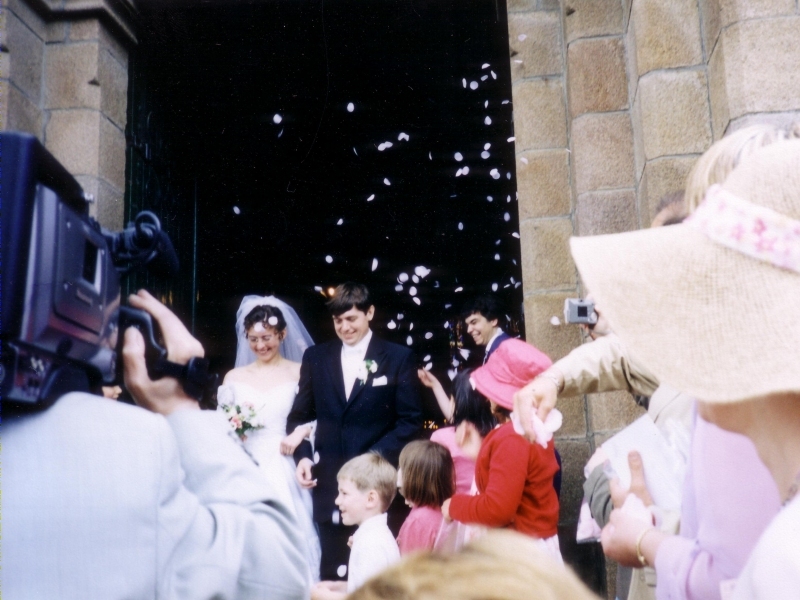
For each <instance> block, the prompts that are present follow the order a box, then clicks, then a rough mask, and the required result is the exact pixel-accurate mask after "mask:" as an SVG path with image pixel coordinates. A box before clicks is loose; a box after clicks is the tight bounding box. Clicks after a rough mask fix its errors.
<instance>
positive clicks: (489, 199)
mask: <svg viewBox="0 0 800 600" xmlns="http://www.w3.org/2000/svg"><path fill="white" fill-rule="evenodd" d="M486 199H487V200H488V201H489V202H491V201H492V200H494V198H492V197H491V196H486Z"/></svg>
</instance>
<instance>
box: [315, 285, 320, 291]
mask: <svg viewBox="0 0 800 600" xmlns="http://www.w3.org/2000/svg"><path fill="white" fill-rule="evenodd" d="M314 291H315V292H321V291H322V286H319V285H315V286H314Z"/></svg>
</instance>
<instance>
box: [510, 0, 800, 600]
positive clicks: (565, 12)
mask: <svg viewBox="0 0 800 600" xmlns="http://www.w3.org/2000/svg"><path fill="white" fill-rule="evenodd" d="M508 11H509V44H510V47H511V61H512V77H513V91H514V96H513V99H514V126H515V135H516V153H517V179H518V187H519V211H520V215H519V216H520V224H521V225H520V227H521V231H520V234H521V244H522V252H523V257H522V258H523V284H524V288H523V289H524V297H525V321H526V329H527V337H528V340H529V341H530V342H532V343H533V344H535V345H537V346H538V347H540V348H542V349H543V350H544V351H545V352H547V353H548V354H549V355H550V356H551V357H552V358H553V359H554V360H555V359H558V358H561V357H562V356H564V355H565V354H567V353H568V352H569V350H570V349H571V348H573V347H575V346H576V345H577V344H579V343H580V342H581V339H580V335H579V332H578V329H577V327H574V326H565V325H553V324H551V319H552V317H553V316H560V315H561V311H562V304H563V300H564V298H566V297H570V296H577V295H580V293H581V292H583V291H584V290H582V288H581V285H580V281H579V277H578V274H577V272H576V269H575V266H574V264H573V263H572V260H571V258H570V255H569V247H568V238H569V236H571V235H598V234H605V233H616V232H622V231H629V230H633V229H638V228H640V227H646V226H648V224H649V223H650V221H651V220H652V218H653V216H654V212H655V210H654V209H655V207H656V205H657V204H658V202H659V200H660V199H661V198H662V197H663V196H664V195H666V194H668V193H670V192H673V191H677V190H680V189H682V188H683V185H684V180H685V178H686V175H687V174H688V172H689V170H690V169H691V167H692V166H693V164H694V162H695V161H696V160H697V157H698V156H700V154H701V153H702V152H704V151H705V150H706V149H707V148H708V147H709V146H710V145H711V143H712V142H713V141H714V140H716V139H719V138H720V137H722V136H723V135H725V133H727V132H729V131H732V130H735V129H737V128H739V127H741V126H744V125H747V124H750V123H753V122H763V121H772V122H776V123H788V122H790V121H791V120H793V119H797V118H799V117H800V45H798V44H797V42H796V38H797V32H798V31H800V7H799V6H798V2H797V0H757V1H753V0H670V1H669V2H664V1H663V0H560V1H559V0H550V1H548V0H508ZM554 44H557V45H558V48H554V47H553V46H554ZM559 407H560V408H561V410H562V412H563V413H564V417H565V421H564V427H563V428H562V430H561V432H560V434H559V435H558V437H557V447H558V449H559V451H560V452H561V454H562V456H563V458H564V471H565V472H564V486H565V488H564V492H563V494H562V533H566V532H568V531H569V529H570V526H571V525H572V524H574V522H575V519H576V518H577V511H578V506H579V504H578V503H579V499H580V496H581V494H582V490H581V487H580V484H581V482H582V479H583V476H582V467H583V464H584V463H585V461H586V459H587V458H588V456H589V455H590V454H591V452H593V451H594V448H595V447H596V446H597V445H598V444H599V443H601V442H602V441H603V440H604V439H606V438H607V437H608V436H609V435H611V434H613V433H614V432H615V431H617V430H618V429H619V428H620V427H623V426H624V425H626V424H627V423H629V422H630V421H632V420H633V419H635V418H637V417H638V416H639V415H640V414H641V411H640V409H638V408H637V407H636V406H635V404H634V403H633V401H632V399H631V397H630V395H629V394H628V393H627V392H620V393H610V394H595V395H589V396H586V397H580V398H566V399H563V400H560V401H559ZM607 574H608V577H609V590H608V592H609V597H610V598H613V597H614V596H613V594H614V584H613V575H614V569H613V568H612V567H609V568H608V570H607Z"/></svg>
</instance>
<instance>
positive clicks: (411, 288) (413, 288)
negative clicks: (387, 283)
mask: <svg viewBox="0 0 800 600" xmlns="http://www.w3.org/2000/svg"><path fill="white" fill-rule="evenodd" d="M408 293H409V294H411V295H412V296H416V295H417V288H415V287H414V286H413V285H412V286H411V287H410V288H408Z"/></svg>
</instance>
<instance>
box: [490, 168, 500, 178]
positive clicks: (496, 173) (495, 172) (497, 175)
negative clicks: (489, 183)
mask: <svg viewBox="0 0 800 600" xmlns="http://www.w3.org/2000/svg"><path fill="white" fill-rule="evenodd" d="M489 175H491V176H492V179H500V171H498V170H497V169H492V170H491V171H489Z"/></svg>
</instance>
